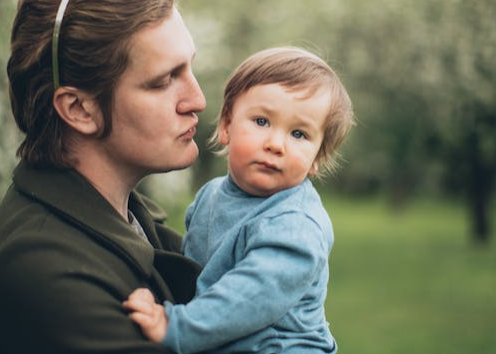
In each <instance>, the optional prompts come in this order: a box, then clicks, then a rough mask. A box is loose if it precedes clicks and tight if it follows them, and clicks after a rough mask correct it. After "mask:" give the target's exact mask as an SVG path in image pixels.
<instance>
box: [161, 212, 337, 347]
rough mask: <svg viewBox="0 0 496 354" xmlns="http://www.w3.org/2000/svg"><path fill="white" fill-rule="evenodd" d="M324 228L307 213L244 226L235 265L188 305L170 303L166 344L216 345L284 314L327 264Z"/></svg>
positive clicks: (252, 330)
mask: <svg viewBox="0 0 496 354" xmlns="http://www.w3.org/2000/svg"><path fill="white" fill-rule="evenodd" d="M325 240H326V236H325V235H324V234H323V230H322V229H321V227H320V226H319V225H318V224H317V223H316V222H315V221H314V220H312V219H311V218H309V217H308V216H307V215H306V214H304V213H299V212H289V213H284V214H282V215H279V216H277V217H274V218H268V219H263V220H261V221H260V220H258V221H257V222H256V224H254V225H247V226H246V227H245V228H244V229H243V230H242V235H241V236H240V238H239V240H238V243H239V244H240V247H243V248H244V251H243V253H242V256H241V259H239V260H237V263H236V265H235V267H234V268H233V269H232V270H230V271H229V272H227V273H225V274H224V276H223V277H222V278H221V279H220V280H219V281H218V282H217V283H215V284H214V285H212V286H211V287H210V288H209V289H207V291H206V292H204V293H203V294H202V295H200V296H199V297H197V298H195V299H194V300H193V301H192V302H190V303H189V304H187V305H176V306H173V305H172V304H170V303H166V311H167V316H168V318H169V328H168V333H167V336H166V338H165V340H164V344H165V345H166V346H167V347H169V348H171V349H172V350H174V351H175V352H177V353H180V354H181V353H193V352H196V351H202V350H207V349H212V348H216V347H219V346H221V345H223V344H226V343H228V342H230V341H233V340H236V339H239V338H242V337H245V336H247V335H250V334H252V333H255V332H256V331H258V330H260V329H263V328H265V327H267V326H269V325H271V324H273V323H275V322H276V321H278V320H279V319H280V318H282V317H283V316H284V315H285V314H286V313H287V312H288V311H289V310H290V309H291V308H292V307H294V306H295V305H296V304H297V303H298V301H299V300H300V299H301V298H302V297H303V295H304V294H305V292H306V291H307V289H308V287H309V286H310V285H311V283H312V282H313V281H314V279H315V276H316V274H317V273H319V272H320V271H321V270H322V268H323V267H324V265H325V264H326V262H327V257H328V251H329V246H328V243H327V242H326V241H325Z"/></svg>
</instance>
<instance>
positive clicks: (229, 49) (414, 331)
mask: <svg viewBox="0 0 496 354" xmlns="http://www.w3.org/2000/svg"><path fill="white" fill-rule="evenodd" d="M15 4H16V1H15V0H0V66H1V67H2V70H1V71H0V83H1V86H0V159H1V162H2V164H1V167H0V195H3V193H4V192H5V190H6V189H7V188H8V185H9V184H10V176H11V172H12V168H13V166H14V165H15V163H16V158H15V150H16V147H17V144H18V142H19V139H20V138H21V137H19V136H18V134H17V131H16V127H15V124H14V121H13V118H12V117H11V112H10V107H9V104H8V86H7V79H6V73H5V67H6V62H7V59H8V56H9V31H10V26H11V23H12V19H13V16H14V10H15V6H16V5H15ZM180 8H181V10H182V13H183V17H184V19H185V21H186V23H187V25H188V27H189V29H190V31H191V33H192V35H193V37H194V40H195V42H196V46H197V57H196V59H195V72H196V74H197V77H198V80H199V82H200V85H201V86H202V88H203V90H204V92H205V96H206V98H207V102H208V107H207V109H206V110H205V111H204V112H203V113H202V114H201V115H200V120H201V122H200V127H199V132H198V138H197V142H198V145H199V146H200V150H201V155H200V158H199V159H198V161H197V162H196V163H195V165H194V166H193V167H192V168H190V169H188V170H186V171H181V172H174V173H170V174H167V175H166V176H152V177H150V178H147V179H146V180H144V181H143V182H142V183H141V184H140V186H139V188H140V189H141V190H142V191H143V192H145V193H147V194H149V195H150V196H151V197H152V198H153V199H155V200H156V201H158V202H159V203H160V204H162V205H163V206H164V208H166V210H167V211H168V212H169V216H170V223H171V225H172V226H174V227H175V228H176V229H178V230H179V231H183V230H184V226H183V221H182V220H183V217H184V210H185V208H186V206H187V205H188V203H189V202H191V200H192V198H193V197H194V194H195V192H196V191H197V190H198V188H199V187H200V186H201V185H202V184H203V183H204V182H205V181H206V180H208V179H210V178H211V177H213V176H217V175H221V174H225V172H226V167H225V161H224V160H223V159H222V158H219V157H215V156H214V155H213V154H212V153H211V152H210V151H209V150H208V149H207V147H206V143H205V142H206V140H207V138H208V137H209V136H210V134H211V133H212V131H213V127H214V120H215V118H216V116H217V114H218V110H219V107H220V103H221V98H222V90H223V86H224V83H225V82H226V79H227V76H228V75H229V73H230V72H231V71H232V70H233V69H234V68H235V67H236V66H237V65H238V64H239V63H240V62H241V61H242V60H243V59H244V58H246V57H247V56H248V55H250V54H252V53H253V52H255V51H258V50H261V49H264V48H267V47H271V46H278V45H296V46H301V47H304V48H306V49H309V50H311V51H313V52H315V53H317V54H319V55H320V56H322V57H323V58H324V59H325V60H326V61H327V62H328V63H329V64H330V65H331V66H332V67H333V68H334V69H335V70H336V72H337V73H338V75H339V76H340V77H341V79H342V81H343V83H344V84H345V86H346V87H347V88H348V91H349V94H350V96H351V98H352V101H353V103H354V108H355V112H356V116H357V119H358V125H357V126H356V127H355V128H354V130H353V131H352V134H351V136H350V137H349V139H348V140H347V141H346V142H345V144H344V146H343V148H342V150H341V154H342V156H343V158H342V160H341V166H342V167H341V169H340V170H339V171H338V173H337V174H336V175H335V176H333V177H330V178H327V179H326V180H325V181H322V182H319V183H317V187H318V189H319V191H320V192H321V195H322V199H323V201H324V204H325V205H326V207H327V210H328V212H329V214H330V216H331V219H332V220H333V224H334V227H335V238H336V242H335V247H334V249H333V252H332V255H331V258H330V265H331V279H330V286H329V293H328V297H327V306H326V311H327V314H328V319H329V322H330V325H331V330H332V332H333V334H334V335H335V337H336V338H337V341H338V344H339V348H340V353H343V354H351V353H355V354H357V353H358V354H379V353H380V354H389V353H402V354H417V353H419V354H420V353H422V354H426V353H429V354H431V353H432V354H434V353H436V354H437V353H451V354H453V353H460V354H461V353H467V352H470V353H477V354H490V353H491V354H492V353H495V352H496V336H495V333H496V246H495V240H494V238H495V236H496V231H495V228H496V223H495V216H496V212H495V204H496V202H495V199H496V198H495V197H496V193H495V188H496V20H495V19H496V2H495V1H494V0H436V1H432V0H416V1H406V0H375V1H370V0H347V1H343V0H341V1H339V0H306V1H299V0H250V1H248V0H231V1H226V0H208V1H206V0H182V1H181V2H180Z"/></svg>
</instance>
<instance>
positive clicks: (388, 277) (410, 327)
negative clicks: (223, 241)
mask: <svg viewBox="0 0 496 354" xmlns="http://www.w3.org/2000/svg"><path fill="white" fill-rule="evenodd" d="M323 199H324V204H325V205H326V208H327V209H328V211H329V214H330V216H331V219H332V220H333V224H334V229H335V244H334V248H333V251H332V254H331V259H330V265H331V279H330V286H329V294H328V297H327V303H326V310H327V316H328V320H329V322H330V323H331V330H332V333H333V335H334V336H335V337H336V339H337V341H338V344H339V354H462V353H463V354H465V353H474V354H493V353H496V235H495V234H494V232H493V235H492V236H493V237H492V239H493V242H492V243H491V244H490V245H488V246H485V247H481V246H476V245H473V244H472V243H471V242H470V237H469V225H468V220H467V217H466V214H467V212H466V210H465V209H464V207H463V205H462V204H461V203H459V202H447V201H431V200H426V199H423V200H420V201H416V202H414V203H412V204H410V205H409V206H408V207H406V208H405V209H402V210H400V211H398V210H396V211H393V210H391V209H390V208H389V207H388V206H387V203H385V201H384V200H383V199H371V200H356V199H349V198H343V197H341V198H334V197H333V198H330V199H328V198H323ZM184 203H185V204H184V205H176V206H175V207H174V208H173V209H172V210H171V209H170V208H169V209H168V211H169V212H170V222H171V226H173V227H174V228H176V229H177V230H179V231H181V232H183V231H184V224H183V218H184V210H185V208H186V204H187V203H186V202H184Z"/></svg>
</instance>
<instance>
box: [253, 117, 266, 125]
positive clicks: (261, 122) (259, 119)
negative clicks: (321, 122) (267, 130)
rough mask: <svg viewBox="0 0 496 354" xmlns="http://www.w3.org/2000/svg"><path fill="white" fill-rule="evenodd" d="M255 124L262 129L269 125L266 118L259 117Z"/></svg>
mask: <svg viewBox="0 0 496 354" xmlns="http://www.w3.org/2000/svg"><path fill="white" fill-rule="evenodd" d="M255 122H256V123H257V124H258V125H259V126H261V127H264V126H266V125H267V124H268V123H269V122H268V121H267V119H266V118H262V117H258V118H257V119H255Z"/></svg>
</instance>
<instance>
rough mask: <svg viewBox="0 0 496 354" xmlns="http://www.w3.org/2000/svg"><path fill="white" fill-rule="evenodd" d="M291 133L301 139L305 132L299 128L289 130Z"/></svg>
mask: <svg viewBox="0 0 496 354" xmlns="http://www.w3.org/2000/svg"><path fill="white" fill-rule="evenodd" d="M291 135H292V136H293V137H294V138H296V139H303V138H304V137H305V133H303V132H302V131H301V130H293V131H292V132H291Z"/></svg>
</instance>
